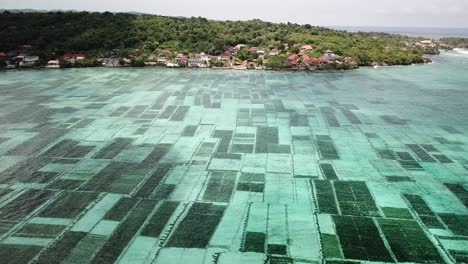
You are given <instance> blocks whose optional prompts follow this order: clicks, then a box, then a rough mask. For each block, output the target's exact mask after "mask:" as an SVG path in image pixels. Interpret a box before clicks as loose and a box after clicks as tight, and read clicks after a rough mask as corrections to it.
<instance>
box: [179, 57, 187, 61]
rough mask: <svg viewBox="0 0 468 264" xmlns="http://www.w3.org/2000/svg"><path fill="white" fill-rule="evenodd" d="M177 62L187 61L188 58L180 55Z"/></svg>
mask: <svg viewBox="0 0 468 264" xmlns="http://www.w3.org/2000/svg"><path fill="white" fill-rule="evenodd" d="M179 62H188V58H187V57H185V56H182V57H180V58H179Z"/></svg>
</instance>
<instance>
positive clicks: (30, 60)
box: [19, 56, 39, 67]
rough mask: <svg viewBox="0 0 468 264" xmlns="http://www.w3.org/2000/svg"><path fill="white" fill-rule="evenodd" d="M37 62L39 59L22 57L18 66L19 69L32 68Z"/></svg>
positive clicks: (36, 57)
mask: <svg viewBox="0 0 468 264" xmlns="http://www.w3.org/2000/svg"><path fill="white" fill-rule="evenodd" d="M37 62H39V57H38V56H24V58H23V60H22V61H20V63H19V66H20V67H33V66H34V64H36V63H37Z"/></svg>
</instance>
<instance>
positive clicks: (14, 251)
mask: <svg viewBox="0 0 468 264" xmlns="http://www.w3.org/2000/svg"><path fill="white" fill-rule="evenodd" d="M41 249H42V247H39V246H26V245H7V244H0V260H1V262H2V263H6V264H23V263H29V261H31V260H32V259H33V258H34V256H36V255H37V254H38V253H39V252H40V251H41Z"/></svg>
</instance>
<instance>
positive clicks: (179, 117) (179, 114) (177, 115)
mask: <svg viewBox="0 0 468 264" xmlns="http://www.w3.org/2000/svg"><path fill="white" fill-rule="evenodd" d="M189 109H190V106H179V107H178V108H177V110H176V111H175V112H174V114H173V115H172V116H171V119H170V120H171V121H183V120H184V118H185V115H186V114H187V112H188V111H189Z"/></svg>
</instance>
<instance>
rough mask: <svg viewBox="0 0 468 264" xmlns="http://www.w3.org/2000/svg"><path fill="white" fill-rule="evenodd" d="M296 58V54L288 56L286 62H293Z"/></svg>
mask: <svg viewBox="0 0 468 264" xmlns="http://www.w3.org/2000/svg"><path fill="white" fill-rule="evenodd" d="M297 57H298V56H297V54H291V55H289V57H288V60H295V59H297Z"/></svg>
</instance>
